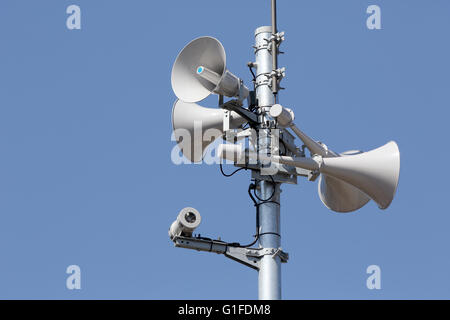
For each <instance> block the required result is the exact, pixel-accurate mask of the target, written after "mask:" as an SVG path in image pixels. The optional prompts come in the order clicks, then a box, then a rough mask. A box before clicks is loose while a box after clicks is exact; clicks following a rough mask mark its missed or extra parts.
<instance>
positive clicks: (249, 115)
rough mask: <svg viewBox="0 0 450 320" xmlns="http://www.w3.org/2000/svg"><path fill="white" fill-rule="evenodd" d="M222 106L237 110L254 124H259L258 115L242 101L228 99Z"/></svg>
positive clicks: (226, 108)
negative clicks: (243, 105) (244, 106)
mask: <svg viewBox="0 0 450 320" xmlns="http://www.w3.org/2000/svg"><path fill="white" fill-rule="evenodd" d="M220 107H221V108H222V109H225V110H230V111H234V112H236V113H237V114H239V115H240V116H242V117H244V118H245V120H247V121H248V122H251V123H252V124H258V117H257V116H256V115H255V114H254V113H253V112H251V111H249V110H247V109H245V108H243V107H242V102H241V101H239V100H237V99H234V100H230V101H227V102H225V103H224V104H221V105H220Z"/></svg>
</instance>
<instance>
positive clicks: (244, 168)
mask: <svg viewBox="0 0 450 320" xmlns="http://www.w3.org/2000/svg"><path fill="white" fill-rule="evenodd" d="M219 167H220V172H221V173H222V175H223V176H224V177H227V178H230V177H232V176H234V175H235V174H236V173H238V172H239V171H242V170H248V168H247V167H243V168H239V169H236V170H234V171H233V172H232V173H230V174H227V173H225V172H224V171H223V166H222V163H220V164H219Z"/></svg>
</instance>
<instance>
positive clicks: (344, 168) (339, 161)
mask: <svg viewBox="0 0 450 320" xmlns="http://www.w3.org/2000/svg"><path fill="white" fill-rule="evenodd" d="M321 161H322V163H321V164H320V169H319V170H320V172H321V173H322V174H325V175H327V176H331V177H333V178H336V179H339V180H342V181H344V182H346V183H348V184H350V185H352V186H353V187H356V188H358V189H359V190H361V191H362V192H364V193H365V194H366V195H367V196H369V197H370V198H371V199H372V200H373V201H375V202H376V203H377V204H378V207H379V208H380V209H386V208H387V207H389V205H390V204H391V202H392V200H393V199H394V195H395V192H396V190H397V185H398V179H399V175H400V151H399V149H398V146H397V143H395V142H394V141H391V142H389V143H387V144H385V145H384V146H382V147H380V148H378V149H375V150H372V151H369V152H364V153H360V154H356V155H349V156H343V157H336V158H323V159H322V160H321ZM359 201H360V202H359V204H361V203H362V202H363V201H362V199H360V200H359ZM353 205H354V207H356V208H357V206H358V202H356V204H355V203H354V204H353Z"/></svg>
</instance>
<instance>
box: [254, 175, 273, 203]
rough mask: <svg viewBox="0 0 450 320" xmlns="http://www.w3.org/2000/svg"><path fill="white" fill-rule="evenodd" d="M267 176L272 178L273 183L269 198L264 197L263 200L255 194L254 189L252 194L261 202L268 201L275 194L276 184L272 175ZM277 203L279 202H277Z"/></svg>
mask: <svg viewBox="0 0 450 320" xmlns="http://www.w3.org/2000/svg"><path fill="white" fill-rule="evenodd" d="M269 177H270V179H271V180H272V183H273V184H274V187H273V191H272V195H271V196H270V197H269V198H267V199H265V200H264V199H261V198H260V197H258V195H257V194H256V191H255V189H254V190H253V194H254V195H255V197H256V199H258V200H259V201H261V202H263V203H266V202H269V201H270V199H272V198H273V196H274V195H275V192H276V190H275V188H276V186H275V180H273V177H272V176H269ZM270 202H273V201H270ZM278 204H279V203H278Z"/></svg>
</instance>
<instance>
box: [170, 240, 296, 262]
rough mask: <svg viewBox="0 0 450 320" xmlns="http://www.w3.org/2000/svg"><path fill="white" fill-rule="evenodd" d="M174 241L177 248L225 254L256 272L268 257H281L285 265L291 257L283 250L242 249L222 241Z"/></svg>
mask: <svg viewBox="0 0 450 320" xmlns="http://www.w3.org/2000/svg"><path fill="white" fill-rule="evenodd" d="M172 241H173V243H174V244H175V247H178V248H185V249H192V250H197V251H206V252H214V253H217V254H223V255H224V256H225V257H227V258H229V259H231V260H234V261H236V262H239V263H241V264H243V265H245V266H247V267H250V268H252V269H255V270H259V266H260V260H261V258H262V257H263V256H266V255H271V256H272V257H273V258H275V257H277V256H279V257H280V259H281V262H283V263H286V262H287V261H288V259H289V255H288V254H287V253H285V252H283V251H282V250H281V248H264V249H262V248H261V249H258V248H242V247H234V246H230V245H229V244H227V243H225V242H223V241H221V240H210V239H204V238H199V237H184V236H177V237H174V238H173V239H172Z"/></svg>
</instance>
